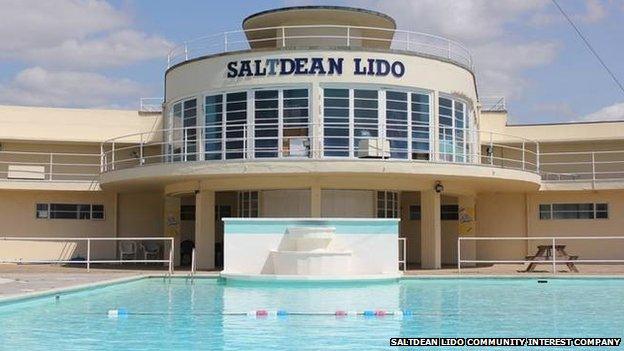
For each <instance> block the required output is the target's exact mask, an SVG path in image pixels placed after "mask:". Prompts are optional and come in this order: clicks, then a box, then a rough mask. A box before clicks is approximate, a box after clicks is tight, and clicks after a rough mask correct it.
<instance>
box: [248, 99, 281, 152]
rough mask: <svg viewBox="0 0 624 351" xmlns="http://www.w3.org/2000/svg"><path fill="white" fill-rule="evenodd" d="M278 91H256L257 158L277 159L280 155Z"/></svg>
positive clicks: (255, 146)
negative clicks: (278, 146)
mask: <svg viewBox="0 0 624 351" xmlns="http://www.w3.org/2000/svg"><path fill="white" fill-rule="evenodd" d="M260 99H262V100H260ZM278 106H279V101H278V91H277V90H268V91H256V92H255V101H254V123H255V126H254V138H255V139H254V150H255V157H258V158H261V157H277V154H278V150H277V149H278V148H277V145H278V137H279V132H278V127H279V111H278Z"/></svg>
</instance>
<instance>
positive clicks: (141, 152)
mask: <svg viewBox="0 0 624 351" xmlns="http://www.w3.org/2000/svg"><path fill="white" fill-rule="evenodd" d="M139 166H143V134H141V144H139Z"/></svg>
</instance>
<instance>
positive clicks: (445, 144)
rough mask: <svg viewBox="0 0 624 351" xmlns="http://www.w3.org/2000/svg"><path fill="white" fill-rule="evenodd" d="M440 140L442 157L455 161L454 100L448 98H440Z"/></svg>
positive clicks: (444, 159) (442, 158)
mask: <svg viewBox="0 0 624 351" xmlns="http://www.w3.org/2000/svg"><path fill="white" fill-rule="evenodd" d="M439 105H440V106H439V108H438V115H439V121H438V123H439V136H438V138H439V140H440V159H441V160H443V161H449V162H452V161H453V153H454V151H455V150H454V146H453V109H452V107H453V101H452V100H451V99H447V98H442V97H441V98H440V99H439Z"/></svg>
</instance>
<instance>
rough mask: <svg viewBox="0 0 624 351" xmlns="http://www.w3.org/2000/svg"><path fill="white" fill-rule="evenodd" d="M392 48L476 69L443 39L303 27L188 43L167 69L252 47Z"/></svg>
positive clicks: (464, 51) (173, 52)
mask: <svg viewBox="0 0 624 351" xmlns="http://www.w3.org/2000/svg"><path fill="white" fill-rule="evenodd" d="M252 47H253V48H277V49H280V48H300V47H328V48H343V47H344V48H377V49H379V48H382V49H383V48H388V49H393V50H404V51H409V52H413V53H417V54H421V55H426V56H433V57H436V58H441V59H445V60H448V61H451V62H453V63H456V64H459V65H461V66H464V67H466V68H469V69H473V68H474V64H473V60H472V55H471V54H470V51H469V50H468V49H467V48H466V47H465V46H464V45H463V44H461V43H459V42H457V41H454V40H451V39H447V38H444V37H441V36H437V35H432V34H427V33H421V32H413V31H406V30H399V29H390V28H377V27H365V26H346V25H333V24H329V25H300V26H279V27H265V28H255V29H247V30H235V31H226V32H222V33H218V34H213V35H209V36H205V37H201V38H196V39H193V40H189V41H186V42H184V43H182V44H181V45H178V46H176V47H174V48H172V49H171V51H170V52H169V54H168V55H167V66H168V67H171V66H173V65H175V64H178V63H181V62H185V61H188V60H192V59H194V58H197V57H202V56H207V55H214V54H220V53H224V52H232V51H241V50H249V49H251V48H252Z"/></svg>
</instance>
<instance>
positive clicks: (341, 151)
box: [323, 89, 351, 156]
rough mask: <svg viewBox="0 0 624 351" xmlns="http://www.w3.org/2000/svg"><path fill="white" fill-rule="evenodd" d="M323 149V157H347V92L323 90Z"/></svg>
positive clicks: (348, 148)
mask: <svg viewBox="0 0 624 351" xmlns="http://www.w3.org/2000/svg"><path fill="white" fill-rule="evenodd" d="M323 104H324V109H323V135H324V136H323V149H324V155H325V156H349V150H350V149H351V148H350V147H349V140H350V134H349V129H350V128H349V90H348V89H325V90H324V100H323Z"/></svg>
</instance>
